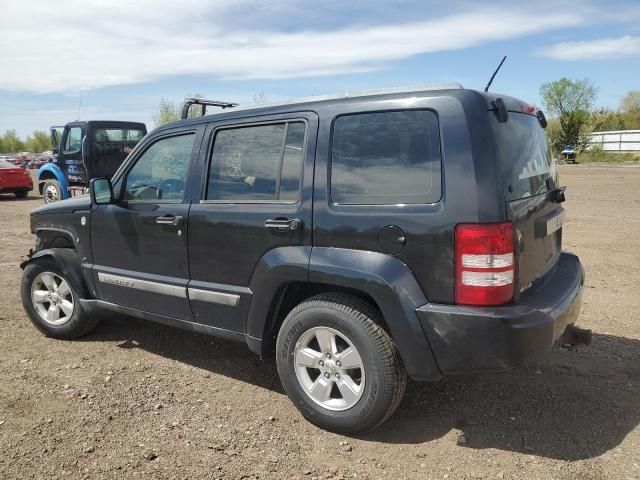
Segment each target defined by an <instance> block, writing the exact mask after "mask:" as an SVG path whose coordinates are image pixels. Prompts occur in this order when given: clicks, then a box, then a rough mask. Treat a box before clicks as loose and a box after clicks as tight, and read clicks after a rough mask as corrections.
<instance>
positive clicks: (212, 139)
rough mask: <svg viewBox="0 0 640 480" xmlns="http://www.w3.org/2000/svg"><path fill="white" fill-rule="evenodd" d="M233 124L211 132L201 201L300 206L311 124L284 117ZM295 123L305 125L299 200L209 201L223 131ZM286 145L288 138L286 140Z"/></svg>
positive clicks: (299, 118)
mask: <svg viewBox="0 0 640 480" xmlns="http://www.w3.org/2000/svg"><path fill="white" fill-rule="evenodd" d="M234 120H235V121H232V122H233V123H220V124H218V125H216V126H214V128H213V129H212V130H211V133H210V137H209V141H208V145H207V150H206V158H205V162H204V168H203V175H202V184H201V188H200V196H199V201H200V203H202V204H223V205H231V204H244V205H247V204H279V205H298V204H300V202H302V190H303V181H304V165H305V163H306V160H307V148H308V142H309V122H308V120H307V119H306V118H304V117H299V116H282V117H281V118H278V119H271V120H261V121H260V120H259V121H255V120H253V121H252V120H251V119H246V118H243V119H234ZM294 122H302V123H304V141H303V142H302V157H301V158H300V173H299V175H298V198H297V200H295V201H293V200H276V199H272V200H258V199H239V200H232V199H226V200H207V198H206V197H207V191H208V187H209V173H210V171H211V167H212V164H213V149H214V147H215V141H216V135H217V134H218V132H219V131H221V130H233V129H240V128H246V127H260V126H264V125H279V124H283V125H286V124H288V123H294ZM284 141H285V143H286V136H285V138H284ZM279 178H280V179H281V178H282V165H280V177H279Z"/></svg>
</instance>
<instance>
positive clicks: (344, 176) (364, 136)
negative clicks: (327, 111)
mask: <svg viewBox="0 0 640 480" xmlns="http://www.w3.org/2000/svg"><path fill="white" fill-rule="evenodd" d="M441 163H442V162H441V155H440V136H439V131H438V118H437V116H436V114H435V113H433V112H431V111H419V110H411V111H399V112H398V111H394V112H378V113H363V114H354V115H344V116H341V117H338V118H337V119H336V120H335V123H334V126H333V138H332V150H331V182H330V183H331V199H332V201H333V202H334V203H337V204H346V205H349V204H350V205H384V204H389V205H396V204H423V203H435V202H437V201H438V200H440V196H441Z"/></svg>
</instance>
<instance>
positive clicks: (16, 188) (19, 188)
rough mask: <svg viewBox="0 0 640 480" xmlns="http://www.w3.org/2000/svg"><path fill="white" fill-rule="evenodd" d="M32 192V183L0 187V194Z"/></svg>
mask: <svg viewBox="0 0 640 480" xmlns="http://www.w3.org/2000/svg"><path fill="white" fill-rule="evenodd" d="M32 190H33V183H25V184H24V185H11V186H9V185H6V186H4V185H0V193H16V192H30V191H32Z"/></svg>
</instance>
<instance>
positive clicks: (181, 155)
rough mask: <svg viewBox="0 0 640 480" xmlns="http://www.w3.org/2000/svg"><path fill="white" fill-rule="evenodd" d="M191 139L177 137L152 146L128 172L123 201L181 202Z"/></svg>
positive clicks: (191, 144)
mask: <svg viewBox="0 0 640 480" xmlns="http://www.w3.org/2000/svg"><path fill="white" fill-rule="evenodd" d="M194 138H195V135H194V134H187V135H180V136H178V137H168V138H163V139H160V140H158V141H157V142H155V143H154V144H153V145H151V146H150V147H149V148H148V149H147V150H146V151H145V152H144V153H143V154H142V156H141V157H140V158H138V160H137V162H136V164H135V165H134V166H133V168H132V169H131V170H130V171H129V174H128V175H127V179H126V183H125V189H124V199H125V200H160V201H165V202H167V201H168V202H181V201H182V200H183V198H184V188H185V183H186V181H187V171H188V169H189V160H190V158H191V151H192V149H193V142H194Z"/></svg>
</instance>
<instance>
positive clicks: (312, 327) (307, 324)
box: [276, 294, 407, 433]
mask: <svg viewBox="0 0 640 480" xmlns="http://www.w3.org/2000/svg"><path fill="white" fill-rule="evenodd" d="M380 323H381V322H380V316H379V314H378V312H377V311H376V310H375V309H374V308H372V307H371V305H369V304H368V303H366V302H364V301H362V300H360V299H358V298H355V297H351V296H348V295H342V294H323V295H318V296H316V297H312V298H310V299H309V300H306V301H304V302H302V303H301V304H299V305H298V306H297V307H295V308H294V309H293V310H292V311H291V312H290V313H289V314H288V315H287V318H286V319H285V320H284V323H283V324H282V327H281V328H280V332H279V333H278V340H277V345H276V349H277V364H278V373H279V375H280V380H281V381H282V385H283V386H284V389H285V391H286V392H287V395H288V396H289V398H290V399H291V400H292V401H293V402H294V404H295V405H296V407H297V408H298V409H299V410H300V412H301V413H302V414H303V415H304V416H305V417H306V418H307V419H308V420H309V421H310V422H312V423H314V424H315V425H318V426H319V427H322V428H325V429H328V430H333V431H337V432H344V433H359V432H365V431H367V430H371V429H373V428H375V427H377V426H378V425H380V424H381V423H383V422H384V421H385V420H386V419H387V418H389V417H390V416H391V414H392V413H393V412H394V411H395V409H396V408H397V406H398V405H399V403H400V400H402V396H403V394H404V390H405V385H406V379H407V376H406V373H405V370H404V366H403V364H402V360H401V359H400V356H399V354H398V351H397V349H396V347H395V345H394V343H393V340H392V339H391V337H390V336H389V334H388V333H387V332H386V331H385V330H384V329H383V328H382V327H381V326H380Z"/></svg>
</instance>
